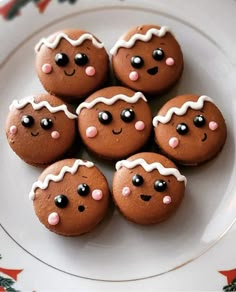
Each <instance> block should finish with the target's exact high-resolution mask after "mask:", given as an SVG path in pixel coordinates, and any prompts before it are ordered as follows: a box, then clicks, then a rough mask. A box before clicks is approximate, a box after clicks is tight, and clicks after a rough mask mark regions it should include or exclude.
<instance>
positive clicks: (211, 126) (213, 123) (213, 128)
mask: <svg viewBox="0 0 236 292" xmlns="http://www.w3.org/2000/svg"><path fill="white" fill-rule="evenodd" d="M218 126H219V125H218V124H217V122H215V121H211V122H210V123H209V129H210V130H212V131H215V130H216V129H217V128H218Z"/></svg>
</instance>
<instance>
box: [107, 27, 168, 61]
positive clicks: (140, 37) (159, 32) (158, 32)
mask: <svg viewBox="0 0 236 292" xmlns="http://www.w3.org/2000/svg"><path fill="white" fill-rule="evenodd" d="M169 31H170V30H169V28H168V27H167V26H162V27H161V28H160V29H157V28H150V29H149V30H148V31H147V32H146V33H145V34H140V33H136V34H134V35H133V36H132V37H131V38H130V39H129V40H128V41H125V40H123V39H119V40H118V41H117V42H116V43H115V45H114V46H113V47H112V48H111V50H110V53H111V55H116V53H117V51H118V49H119V48H121V47H123V48H131V47H132V46H133V45H134V44H135V42H136V41H142V42H148V41H150V39H151V38H152V36H153V35H155V36H157V37H163V36H165V35H166V33H167V32H169Z"/></svg>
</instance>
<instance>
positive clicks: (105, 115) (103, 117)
mask: <svg viewBox="0 0 236 292" xmlns="http://www.w3.org/2000/svg"><path fill="white" fill-rule="evenodd" d="M98 120H99V122H100V123H102V124H103V125H108V124H110V122H111V121H112V114H111V113H110V112H109V111H101V112H99V113H98Z"/></svg>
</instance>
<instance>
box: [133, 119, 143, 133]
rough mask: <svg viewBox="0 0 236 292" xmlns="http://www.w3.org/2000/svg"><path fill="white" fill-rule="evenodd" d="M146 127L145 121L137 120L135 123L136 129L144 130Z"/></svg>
mask: <svg viewBox="0 0 236 292" xmlns="http://www.w3.org/2000/svg"><path fill="white" fill-rule="evenodd" d="M144 128H145V124H144V122H143V121H137V122H136V123H135V129H136V130H137V131H143V130H144Z"/></svg>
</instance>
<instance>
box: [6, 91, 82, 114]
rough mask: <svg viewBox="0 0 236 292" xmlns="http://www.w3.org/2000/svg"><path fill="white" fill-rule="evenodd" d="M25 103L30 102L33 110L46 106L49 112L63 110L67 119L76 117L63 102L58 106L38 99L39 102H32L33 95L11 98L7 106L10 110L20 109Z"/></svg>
mask: <svg viewBox="0 0 236 292" xmlns="http://www.w3.org/2000/svg"><path fill="white" fill-rule="evenodd" d="M27 104H31V105H32V107H33V109H34V110H40V109H41V108H42V107H46V108H47V109H48V110H49V111H50V112H51V113H56V112H59V111H63V112H64V113H65V115H66V116H67V117H68V118H69V119H71V120H72V119H76V118H77V116H76V115H74V114H72V113H71V112H70V111H68V109H67V106H66V105H65V104H62V105H59V106H54V107H53V106H51V105H50V104H49V103H48V102H47V101H45V100H44V101H40V102H39V103H35V102H34V97H33V96H31V97H28V98H24V99H21V100H16V99H15V100H13V102H12V103H11V105H10V106H9V109H10V110H13V109H14V108H16V109H22V108H24V107H25V106H26V105H27Z"/></svg>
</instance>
